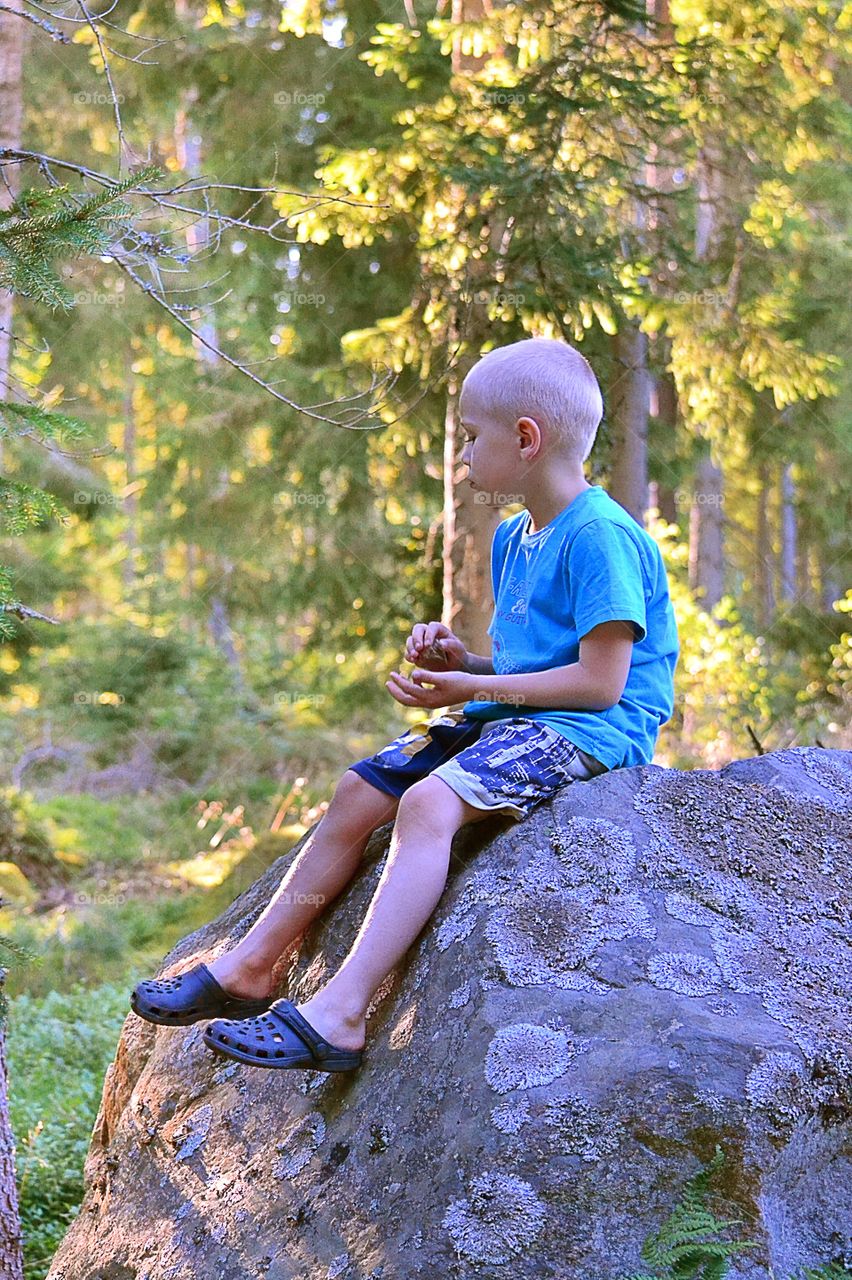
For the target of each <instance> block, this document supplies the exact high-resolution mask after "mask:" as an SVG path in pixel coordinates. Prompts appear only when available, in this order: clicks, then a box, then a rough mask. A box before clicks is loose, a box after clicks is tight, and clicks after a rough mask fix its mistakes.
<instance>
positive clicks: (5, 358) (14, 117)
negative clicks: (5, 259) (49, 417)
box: [0, 0, 27, 463]
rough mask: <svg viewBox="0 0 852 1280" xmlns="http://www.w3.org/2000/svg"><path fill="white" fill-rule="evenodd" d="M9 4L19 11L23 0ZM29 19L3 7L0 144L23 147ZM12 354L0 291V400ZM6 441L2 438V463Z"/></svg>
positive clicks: (1, 185)
mask: <svg viewBox="0 0 852 1280" xmlns="http://www.w3.org/2000/svg"><path fill="white" fill-rule="evenodd" d="M9 7H10V8H11V9H15V10H18V11H20V8H21V5H20V0H10V4H9ZM26 26H27V24H26V22H24V20H23V19H22V18H19V17H16V15H15V14H14V13H8V12H4V11H3V10H0V147H16V148H20V146H21V125H22V118H23V74H22V67H23V58H24V40H25V37H26ZM0 175H1V176H2V181H0V209H8V208H9V206H10V205H11V203H12V201H13V200H14V198H15V196H16V195H17V192H18V190H19V187H20V168H19V166H18V165H16V164H5V165H2V167H0ZM11 357H12V294H11V293H9V292H7V291H6V290H5V289H3V290H0V400H7V399H9V398H10V396H9V365H10V361H11ZM2 461H3V444H2V441H0V463H2Z"/></svg>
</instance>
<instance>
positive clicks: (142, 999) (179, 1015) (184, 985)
mask: <svg viewBox="0 0 852 1280" xmlns="http://www.w3.org/2000/svg"><path fill="white" fill-rule="evenodd" d="M272 999H273V994H272V993H270V994H269V995H267V996H263V997H261V998H257V997H254V998H249V999H245V998H243V997H241V996H239V995H236V994H235V993H233V992H231V991H226V990H225V989H224V987H222V986H221V985H220V983H219V982H218V981H217V980H216V978H215V977H214V975H213V974H212V973H211V971H210V970H209V969H208V967H207V965H206V964H198V965H196V966H195V967H194V968H192V969H188V970H187V971H186V972H185V973H179V974H175V976H174V977H171V978H148V979H146V980H145V981H143V982H140V983H138V984H137V986H136V987H135V988H134V990H133V992H132V994H131V996H130V1007H131V1009H132V1010H133V1012H134V1013H136V1014H138V1015H139V1017H140V1018H144V1019H145V1020H146V1022H154V1023H156V1024H157V1025H159V1026H165V1027H186V1026H189V1024H190V1023H192V1022H200V1021H201V1019H202V1018H211V1017H217V1016H221V1017H226V1018H227V1017H233V1018H247V1017H250V1016H252V1015H253V1014H257V1013H262V1012H263V1010H264V1009H266V1008H268V1007H269V1005H270V1004H271V1002H272Z"/></svg>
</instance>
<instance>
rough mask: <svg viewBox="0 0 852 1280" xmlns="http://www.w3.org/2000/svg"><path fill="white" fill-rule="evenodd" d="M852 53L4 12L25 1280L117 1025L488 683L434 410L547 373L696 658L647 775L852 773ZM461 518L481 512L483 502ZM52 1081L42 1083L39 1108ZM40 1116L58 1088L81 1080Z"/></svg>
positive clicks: (615, 37) (575, 26)
mask: <svg viewBox="0 0 852 1280" xmlns="http://www.w3.org/2000/svg"><path fill="white" fill-rule="evenodd" d="M848 29H849V17H848V10H844V9H843V8H842V6H840V5H837V4H834V3H816V4H814V3H809V2H808V3H806V2H804V0H789V2H788V3H779V2H777V0H770V2H764V0H758V2H756V3H750V4H748V5H745V6H732V5H725V4H720V3H715V2H714V0H683V2H682V3H675V2H674V0H672V2H671V4H670V5H669V4H668V3H666V0H657V2H656V3H649V4H648V5H644V4H637V3H635V2H634V0H612V2H611V3H606V4H605V3H597V2H595V3H563V0H555V2H554V3H550V4H546V5H544V4H536V3H519V4H498V3H493V4H489V3H480V0H451V3H447V2H446V0H439V3H438V4H437V5H427V4H422V3H419V0H396V2H395V3H393V4H376V3H367V2H365V0H325V2H324V3H323V0H288V2H287V3H286V4H284V5H283V6H282V5H280V4H275V3H266V0H258V3H243V2H241V0H240V2H236V0H235V2H233V3H227V2H220V0H211V2H210V3H209V4H199V3H195V2H194V0H177V2H176V3H168V2H166V3H157V2H152V3H142V4H137V3H135V2H134V0H119V3H117V4H114V5H112V6H107V5H106V4H103V5H102V6H101V7H100V8H98V7H97V6H91V5H89V4H86V3H84V2H83V0H77V2H76V3H75V4H73V5H71V4H67V5H59V4H56V5H52V6H51V5H48V4H40V3H39V4H37V3H34V2H33V3H26V2H25V0H13V2H12V3H11V4H9V5H5V6H3V7H2V10H1V11H0V69H2V71H3V75H2V77H0V79H2V89H0V178H2V181H0V188H2V190H0V287H2V288H3V289H4V290H5V292H4V294H3V295H2V302H0V402H2V403H0V450H1V451H0V462H2V471H0V497H2V503H0V517H2V520H3V535H4V536H3V538H2V542H0V564H2V566H3V570H2V573H0V604H2V606H3V607H2V611H0V622H2V626H3V629H4V642H3V645H2V647H0V703H2V708H3V712H4V714H3V717H2V720H0V761H2V766H3V775H4V790H3V794H2V805H0V835H2V848H0V864H2V865H0V892H2V895H3V908H2V910H0V932H2V933H3V934H4V935H5V937H6V938H7V941H8V943H9V945H10V946H11V947H12V953H11V955H12V958H11V960H10V961H9V965H10V972H9V975H8V979H7V983H6V986H7V990H8V993H9V997H10V1006H11V1014H10V1019H9V1029H8V1046H7V1048H8V1056H9V1072H10V1085H11V1090H10V1112H11V1121H12V1126H13V1129H14V1133H15V1137H16V1141H17V1148H18V1150H17V1176H18V1193H19V1198H20V1204H21V1213H22V1218H23V1224H24V1229H25V1254H26V1274H27V1276H28V1277H30V1278H31V1280H35V1278H36V1277H40V1276H43V1275H44V1273H45V1270H46V1268H47V1265H48V1263H49V1260H50V1257H51V1255H52V1253H53V1251H54V1250H55V1247H56V1245H57V1243H58V1240H59V1239H60V1238H61V1235H62V1234H63V1232H64V1230H65V1228H66V1226H67V1223H68V1222H69V1221H70V1219H71V1217H72V1216H73V1214H74V1212H75V1211H76V1207H77V1205H78V1204H79V1200H80V1197H81V1170H82V1162H83V1157H84V1154H85V1149H86V1146H87V1143H88V1137H89V1132H90V1129H91V1124H92V1121H93V1119H94V1114H95V1110H96V1108H97V1102H98V1098H99V1094H100V1087H101V1081H102V1078H103V1072H104V1069H105V1066H106V1064H107V1062H108V1061H109V1059H110V1057H111V1054H112V1050H113V1047H114V1044H115V1040H116V1037H117V1033H118V1028H119V1026H120V1023H121V1020H122V1018H123V1016H124V1014H125V1012H126V1007H127V1006H126V999H127V992H128V990H129V988H130V986H131V985H132V984H133V982H134V981H135V980H137V979H138V978H139V977H141V976H143V975H144V974H146V973H149V972H151V971H152V969H153V968H154V967H155V966H156V965H157V964H158V963H159V960H160V959H161V957H162V955H163V954H164V952H165V951H166V950H168V948H169V947H170V946H171V945H172V943H173V942H175V941H176V940H177V939H178V938H179V937H180V936H182V935H183V934H185V933H186V932H187V931H188V930H190V929H192V928H193V927H195V926H196V925H197V924H200V923H201V922H203V921H204V920H206V919H208V918H210V916H212V915H213V914H215V913H216V912H217V911H218V910H220V909H221V908H222V907H223V906H225V905H226V904H227V903H228V902H230V901H231V900H232V898H233V897H234V896H235V895H236V894H237V893H238V892H240V891H241V889H242V888H244V887H245V886H246V885H247V884H248V883H250V882H251V881H252V880H253V879H255V878H256V876H257V875H258V874H260V872H261V871H262V870H263V869H264V868H265V867H266V866H267V865H268V864H269V862H270V861H271V860H272V859H274V858H275V857H276V856H277V855H278V854H279V853H280V852H282V851H284V850H286V849H287V848H289V847H290V846H291V845H292V843H293V842H294V840H295V839H296V838H298V836H299V835H300V834H301V833H302V832H303V831H304V830H305V829H306V828H307V827H308V826H310V825H311V824H312V823H313V822H315V821H316V820H317V818H318V817H320V816H321V814H322V812H323V809H324V807H325V806H326V805H327V803H328V799H329V797H330V794H331V791H332V790H333V786H334V783H335V781H336V779H337V777H338V776H339V775H340V773H341V772H342V771H343V770H344V769H345V768H346V766H347V765H348V764H349V763H350V762H351V761H353V760H355V759H357V758H359V757H360V756H363V755H365V754H368V753H369V752H372V751H374V750H375V749H377V748H378V747H379V746H381V745H382V744H383V743H385V742H386V741H388V740H389V739H390V738H392V737H394V736H395V735H396V734H397V733H399V732H400V731H401V730H402V728H403V727H404V726H405V725H406V724H409V723H413V722H416V721H417V720H419V719H422V718H423V717H422V715H420V714H419V713H417V712H415V711H410V712H409V711H406V710H405V709H403V708H401V707H400V706H399V705H398V704H397V703H395V702H394V701H393V700H392V699H391V698H390V696H389V694H388V693H387V691H386V689H385V685H384V681H385V678H386V675H387V672H388V671H389V670H390V669H391V668H393V667H395V666H398V664H399V662H400V659H401V655H402V651H403V647H404V641H405V637H406V635H407V634H408V631H409V630H410V627H411V625H412V623H414V622H417V621H428V620H431V619H433V618H440V617H443V618H444V619H445V621H448V622H450V623H451V625H452V626H453V627H454V629H455V630H456V631H458V632H459V634H461V636H462V638H463V639H465V641H466V643H467V644H468V646H469V648H470V649H471V650H472V651H475V652H480V653H481V652H487V651H488V642H487V638H486V637H485V629H486V627H487V624H488V621H489V619H490V611H491V603H492V602H491V597H490V584H489V581H488V573H487V565H488V548H489V546H490V539H491V535H492V533H493V529H494V527H495V524H496V523H497V521H498V520H500V519H502V518H504V517H505V516H506V515H507V514H510V513H511V512H513V511H516V510H518V509H519V507H518V505H517V504H515V503H513V500H512V495H504V498H505V501H504V502H503V504H502V505H498V504H496V503H495V504H483V503H481V502H476V500H475V497H474V495H473V494H472V493H471V491H470V490H469V489H468V488H467V487H466V486H464V485H463V484H462V483H461V480H462V477H463V475H464V474H465V469H464V468H463V467H461V466H460V464H459V460H458V457H459V453H460V450H461V445H462V439H461V434H460V429H459V424H458V421H457V396H458V387H459V384H460V380H461V377H462V376H463V374H464V372H465V371H466V369H467V368H469V367H470V364H471V363H472V362H473V361H474V360H475V359H476V358H477V356H478V355H479V354H480V353H481V352H483V351H485V350H487V349H489V348H490V347H492V346H499V345H503V344H505V343H508V342H512V341H516V340H518V339H520V338H523V337H525V336H530V335H536V336H545V337H564V338H565V339H567V340H568V341H569V342H572V343H574V344H576V345H578V346H579V347H580V348H581V349H582V351H583V353H584V354H585V355H586V356H587V357H588V359H589V360H590V361H591V363H592V365H593V367H594V369H595V370H596V372H597V374H598V377H599V379H600V382H601V385H602V387H603V390H604V396H605V402H606V414H605V419H604V423H603V424H602V426H601V429H600V431H599V433H598V439H597V443H596V445H595V448H594V450H593V452H592V455H591V457H590V459H589V461H588V463H587V478H588V479H589V481H590V482H592V483H596V484H601V485H603V486H604V487H605V488H606V489H608V491H609V492H610V493H611V494H612V495H613V497H615V498H616V499H617V500H618V501H619V502H621V503H622V504H623V505H624V506H625V507H626V508H627V509H628V510H629V511H631V512H632V514H633V515H634V516H635V517H636V518H637V519H638V520H640V521H641V522H642V523H644V524H645V526H646V527H647V528H648V529H649V531H650V532H651V533H652V534H653V536H654V537H655V538H656V539H657V540H658V542H659V544H660V547H661V549H662V551H663V555H664V557H665V561H666V565H667V569H668V572H669V579H670V583H671V590H672V596H673V600H674V604H675V608H676V612H677V617H678V625H679V631H680V637H681V657H680V661H679V666H678V673H677V690H676V705H675V713H674V716H673V718H672V720H671V721H670V723H669V724H667V725H666V726H665V728H664V729H663V731H662V733H661V736H660V741H659V745H658V751H657V755H656V757H655V763H657V764H660V765H665V766H669V767H675V768H681V769H693V768H718V767H720V766H721V765H723V764H725V763H726V762H728V761H729V760H732V759H737V758H742V757H744V756H750V755H754V754H756V753H758V752H762V751H769V750H775V749H778V748H782V747H791V746H806V745H812V744H820V745H823V746H827V747H844V746H845V747H849V746H850V734H849V729H848V708H849V692H850V666H852V660H850V635H849V630H850V628H849V621H848V614H849V612H850V609H852V592H850V590H849V589H848V587H849V574H848V563H849V541H848V529H849V505H848V504H849V489H848V475H849V451H850V433H849V428H848V417H849V380H848V373H847V368H846V364H845V360H844V357H845V353H846V350H847V347H848V320H849V309H848V295H849V277H848V273H847V271H846V267H847V265H848V236H847V230H848V213H847V211H848V208H849V206H850V202H852V201H850V196H852V190H851V189H850V181H849V168H848V165H844V162H843V161H844V157H848V154H849V147H848V140H849V126H850V113H849V92H848V90H849V70H848V61H847V60H846V58H845V54H846V51H847V49H848ZM477 497H481V495H477ZM57 1066H58V1069H57ZM63 1068H66V1069H65V1070H63Z"/></svg>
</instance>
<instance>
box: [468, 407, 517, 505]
mask: <svg viewBox="0 0 852 1280" xmlns="http://www.w3.org/2000/svg"><path fill="white" fill-rule="evenodd" d="M460 412H461V424H462V428H463V430H464V433H465V445H464V448H463V449H462V455H461V460H462V462H463V463H464V464H465V466H466V467H468V468H469V470H468V476H467V479H468V483H469V484H470V485H471V486H472V488H474V489H476V490H477V491H478V492H481V493H484V494H489V495H494V494H501V495H504V497H503V502H502V504H501V505H508V502H509V501H515V502H522V501H523V500H524V494H523V480H522V477H523V475H524V472H525V471H526V470H527V464H526V463H525V460H524V458H523V457H522V456H521V449H522V447H523V444H524V440H523V438H522V432H521V431H520V428H519V427H518V426H517V425H516V426H515V427H514V428H510V427H508V426H506V425H505V424H504V423H502V422H497V421H495V420H494V419H493V418H489V417H488V416H487V414H485V413H484V411H483V410H482V408H481V407H480V405H479V404H478V402H477V399H476V396H475V395H474V394H473V393H470V392H468V393H465V394H463V396H462V398H461V401H460ZM522 421H525V420H522ZM506 495H512V497H511V498H508V497H507V496H506Z"/></svg>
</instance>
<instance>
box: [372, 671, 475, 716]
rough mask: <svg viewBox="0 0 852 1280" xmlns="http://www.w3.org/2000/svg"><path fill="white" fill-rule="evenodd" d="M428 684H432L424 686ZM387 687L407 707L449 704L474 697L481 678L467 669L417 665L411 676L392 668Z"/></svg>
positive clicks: (447, 705) (433, 706)
mask: <svg viewBox="0 0 852 1280" xmlns="http://www.w3.org/2000/svg"><path fill="white" fill-rule="evenodd" d="M424 685H431V686H432V687H431V688H424ZM385 688H386V689H387V690H388V692H389V693H390V695H391V696H392V697H394V698H396V700H397V702H401V703H402V704H403V706H406V707H432V708H435V707H449V706H451V705H452V704H453V703H454V702H469V701H471V700H472V699H473V697H474V695H475V692H476V688H477V678H476V676H472V675H468V673H467V672H466V671H426V670H424V669H423V668H421V667H415V669H414V670H413V671H412V673H411V679H408V677H406V676H402V675H400V674H399V672H398V671H392V672H391V673H390V679H389V680H386V681H385Z"/></svg>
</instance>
